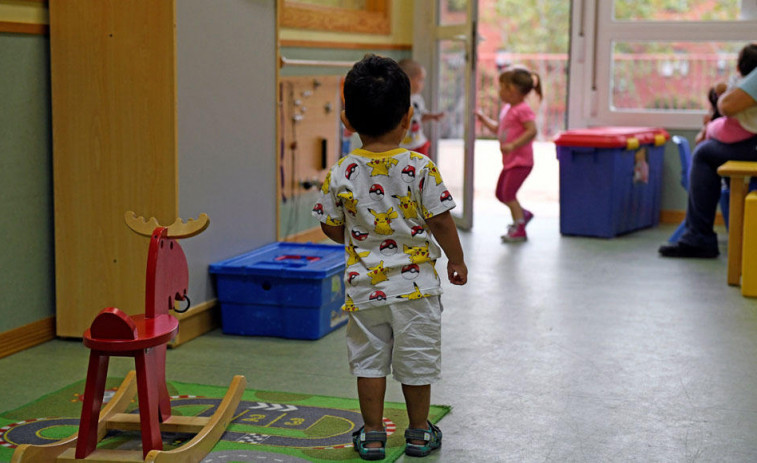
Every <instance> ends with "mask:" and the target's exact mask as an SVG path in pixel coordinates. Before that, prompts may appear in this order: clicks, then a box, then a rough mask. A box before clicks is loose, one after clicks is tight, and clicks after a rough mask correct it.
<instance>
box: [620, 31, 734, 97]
mask: <svg viewBox="0 0 757 463" xmlns="http://www.w3.org/2000/svg"><path fill="white" fill-rule="evenodd" d="M743 46H744V42H613V56H612V82H611V86H612V92H611V102H610V104H611V107H612V108H613V109H637V110H639V109H641V110H663V111H664V110H678V111H680V110H702V109H709V107H710V104H709V102H708V100H707V93H708V91H709V88H710V87H712V86H713V85H714V84H715V83H716V82H718V81H723V82H727V83H732V82H734V79H736V78H737V76H738V73H737V71H736V58H737V56H738V53H739V50H741V48H742V47H743Z"/></svg>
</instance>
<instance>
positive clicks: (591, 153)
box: [555, 127, 670, 238]
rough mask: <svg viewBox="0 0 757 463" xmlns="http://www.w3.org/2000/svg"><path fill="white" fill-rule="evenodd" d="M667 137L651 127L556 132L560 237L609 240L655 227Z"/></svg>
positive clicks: (663, 131) (658, 210)
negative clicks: (561, 235)
mask: <svg viewBox="0 0 757 463" xmlns="http://www.w3.org/2000/svg"><path fill="white" fill-rule="evenodd" d="M669 138H670V135H669V134H668V133H667V132H666V131H665V130H664V129H660V128H652V127H594V128H588V129H577V130H568V131H566V132H562V133H560V134H559V135H558V136H557V138H556V139H555V145H556V147H557V158H558V160H559V165H560V233H561V234H563V235H579V236H593V237H600V238H612V237H615V236H617V235H621V234H624V233H628V232H631V231H634V230H639V229H642V228H648V227H653V226H656V225H657V224H658V223H659V220H660V200H661V193H662V170H663V155H664V152H665V142H666V141H667V140H668V139H669Z"/></svg>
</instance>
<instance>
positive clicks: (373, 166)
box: [313, 55, 468, 460]
mask: <svg viewBox="0 0 757 463" xmlns="http://www.w3.org/2000/svg"><path fill="white" fill-rule="evenodd" d="M344 104H345V106H344V107H345V109H344V111H342V116H341V117H342V121H343V122H344V124H345V126H346V127H347V128H348V129H350V130H352V131H356V132H357V133H358V134H359V136H360V139H361V141H362V142H363V146H362V148H358V149H356V150H353V151H352V152H351V153H350V154H348V155H347V156H345V157H343V158H341V159H340V160H339V161H338V162H337V163H336V164H335V165H334V166H333V167H331V169H330V170H329V173H328V174H327V176H326V179H325V181H324V183H323V187H322V188H321V195H320V197H319V200H318V203H317V204H316V205H315V207H314V208H313V216H315V217H316V218H317V219H318V220H319V221H320V222H321V228H322V229H323V232H324V233H325V234H326V236H328V237H329V238H331V239H332V240H334V241H336V242H337V243H344V244H345V245H346V246H345V252H346V259H347V261H346V267H345V272H344V280H345V287H346V291H345V304H344V307H343V310H346V311H349V312H350V313H349V323H348V325H347V351H348V357H349V363H350V370H351V371H352V374H353V375H355V376H357V390H358V398H359V399H360V411H361V413H362V416H363V421H364V426H363V427H361V428H360V429H359V430H358V431H356V432H355V433H354V434H353V443H354V445H355V450H356V451H357V452H358V453H359V454H360V457H361V458H362V459H364V460H380V459H383V458H384V456H385V446H386V431H385V429H384V424H383V411H384V393H385V390H386V376H387V375H388V374H389V372H390V371H392V372H393V373H394V378H395V379H396V380H398V381H399V382H400V383H402V392H403V394H404V396H405V401H406V404H407V414H408V418H409V427H408V429H407V430H406V431H405V440H406V448H405V453H406V454H408V455H412V456H426V455H428V454H429V453H430V452H431V451H432V450H434V449H437V448H439V447H440V446H441V444H442V432H441V431H440V430H439V428H438V427H436V426H435V425H433V424H431V423H430V422H429V421H428V413H429V407H430V403H431V383H433V382H435V381H436V380H438V379H439V377H440V367H441V313H442V304H441V300H440V295H441V292H442V290H441V284H440V283H441V281H440V278H439V275H438V274H437V272H436V269H435V264H436V260H437V259H438V258H439V257H441V250H444V253H445V254H446V256H447V258H448V263H447V277H448V278H449V281H450V283H452V284H454V285H464V284H465V283H466V281H467V275H468V270H467V268H466V266H465V261H464V258H463V250H462V247H461V245H460V240H459V237H458V235H457V228H456V227H455V223H454V221H453V220H452V217H451V215H450V212H449V211H450V209H452V208H453V207H454V206H455V203H454V201H453V200H452V197H451V196H450V194H449V191H448V190H447V188H446V187H445V186H444V183H443V182H442V177H441V175H440V173H439V171H438V169H437V167H436V166H435V165H434V163H433V162H432V161H431V160H430V159H429V158H428V157H426V156H424V155H421V154H418V153H416V152H412V151H408V150H407V149H404V148H400V146H399V143H400V141H401V140H402V138H403V137H404V136H405V133H406V132H407V129H408V127H409V126H410V120H411V119H412V116H413V108H412V106H411V105H410V81H409V79H408V77H407V75H406V74H405V73H404V72H403V71H402V69H401V68H400V67H399V65H398V64H397V63H396V62H395V61H393V60H392V59H389V58H382V57H378V56H375V55H368V56H366V57H365V58H363V60H361V61H359V62H357V63H355V65H354V66H353V67H352V69H351V70H350V71H349V73H348V74H347V77H346V79H345V82H344ZM437 242H438V244H439V245H437ZM439 246H441V250H440V249H439Z"/></svg>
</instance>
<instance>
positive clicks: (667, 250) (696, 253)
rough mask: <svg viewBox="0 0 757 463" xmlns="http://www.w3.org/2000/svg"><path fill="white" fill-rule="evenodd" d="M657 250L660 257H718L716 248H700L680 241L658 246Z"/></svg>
mask: <svg viewBox="0 0 757 463" xmlns="http://www.w3.org/2000/svg"><path fill="white" fill-rule="evenodd" d="M657 252H659V253H660V255H661V256H662V257H693V258H699V259H712V258H715V257H718V255H719V254H720V252H718V250H717V248H715V249H709V248H700V247H697V246H691V245H689V244H686V243H682V242H680V241H679V242H677V243H673V244H667V245H664V246H660V249H658V250H657Z"/></svg>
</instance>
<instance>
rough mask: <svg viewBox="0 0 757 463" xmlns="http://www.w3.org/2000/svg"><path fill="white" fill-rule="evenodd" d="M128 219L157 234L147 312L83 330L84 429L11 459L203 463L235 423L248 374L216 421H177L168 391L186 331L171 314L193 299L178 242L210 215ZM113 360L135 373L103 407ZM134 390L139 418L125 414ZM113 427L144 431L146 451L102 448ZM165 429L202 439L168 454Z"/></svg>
mask: <svg viewBox="0 0 757 463" xmlns="http://www.w3.org/2000/svg"><path fill="white" fill-rule="evenodd" d="M125 219H126V223H127V225H128V226H129V228H131V229H132V230H133V231H134V232H136V233H138V234H140V235H144V236H148V237H150V247H149V251H148V255H147V279H146V286H145V313H144V314H139V315H134V316H129V315H127V314H126V313H124V312H123V311H121V310H119V309H118V308H115V307H108V308H105V309H103V310H102V311H100V313H99V314H98V315H97V316H96V317H95V319H94V321H93V322H92V324H91V325H90V328H89V329H87V330H86V331H85V332H84V339H83V342H84V345H85V346H87V347H88V348H89V349H90V357H89V368H88V370H87V382H86V388H85V391H84V403H83V405H82V412H81V420H80V422H79V432H78V433H77V434H75V435H73V436H70V437H69V438H67V439H63V440H61V441H58V442H56V443H53V444H48V445H41V446H31V445H21V446H19V447H18V448H17V449H16V451H15V452H14V454H13V458H12V460H11V461H12V462H17V463H21V462H34V463H43V462H64V461H65V462H70V461H82V462H91V461H96V462H141V461H145V462H199V461H201V460H202V459H203V458H204V457H205V455H207V453H208V452H210V450H211V449H212V448H213V446H214V445H215V444H216V442H218V439H220V437H221V435H222V434H223V432H224V431H225V430H226V427H227V426H228V425H229V423H230V422H231V420H232V418H233V413H234V411H235V410H236V407H237V405H238V404H239V401H240V399H241V397H242V392H244V389H245V387H246V380H245V378H244V376H235V377H234V379H233V380H232V382H231V385H230V386H229V389H228V391H227V393H226V395H225V397H224V398H223V400H222V401H221V404H220V405H219V407H218V409H217V410H216V412H215V413H214V414H213V415H212V416H211V417H182V416H172V415H171V403H170V397H169V395H168V389H167V387H166V378H165V365H166V345H167V343H168V342H169V341H170V340H171V339H173V337H174V336H175V335H176V333H177V332H178V330H179V322H178V321H177V320H176V318H175V317H174V316H173V315H171V314H170V312H169V311H170V310H171V309H173V308H174V301H187V307H189V298H188V297H187V285H188V282H189V272H188V269H187V260H186V257H185V255H184V251H183V250H182V249H181V246H179V243H178V242H177V241H176V240H177V239H181V238H189V237H191V236H195V235H197V234H199V233H201V232H202V231H203V230H205V229H206V228H207V227H208V225H209V223H210V221H209V219H208V216H207V215H205V214H201V215H200V216H199V217H198V219H197V220H193V219H190V220H188V221H187V223H183V222H182V221H181V219H177V220H176V222H174V223H173V224H172V225H170V226H168V227H163V226H160V225H159V224H158V222H157V220H155V218H151V219H150V220H149V221H145V220H144V219H143V218H141V217H139V218H138V217H137V216H136V214H134V213H133V212H127V213H126V216H125ZM111 356H119V357H134V361H135V364H136V372H135V371H132V372H130V373H129V374H128V375H127V377H126V378H125V379H124V381H123V382H122V383H121V386H120V387H119V388H118V392H117V393H116V395H115V396H114V397H113V398H112V399H111V401H110V402H109V403H108V405H107V406H106V407H105V408H103V409H102V410H101V406H102V401H103V394H104V391H105V380H106V378H107V372H108V362H109V360H110V357H111ZM135 378H136V381H135ZM135 382H136V387H135ZM135 392H136V394H137V395H138V398H139V415H134V414H126V413H124V411H125V410H126V408H127V406H128V404H129V403H130V402H131V400H132V399H133V397H134V395H135ZM110 429H122V430H139V431H140V433H141V436H142V451H141V452H140V451H124V450H106V449H97V443H98V442H99V441H100V440H101V439H102V438H103V437H104V436H105V434H106V432H107V431H108V430H110ZM161 431H166V432H186V433H194V434H195V436H194V438H193V439H191V440H190V441H189V442H187V443H186V444H184V445H182V446H181V447H179V448H177V449H174V450H170V451H163V442H162V439H161V434H160V433H161Z"/></svg>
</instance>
